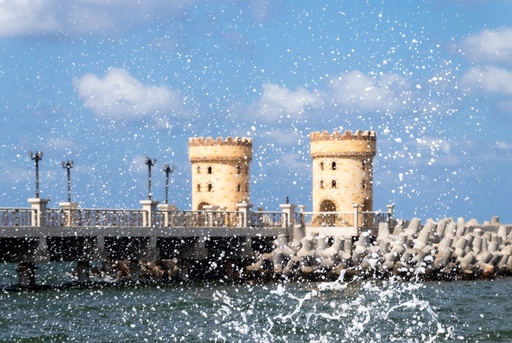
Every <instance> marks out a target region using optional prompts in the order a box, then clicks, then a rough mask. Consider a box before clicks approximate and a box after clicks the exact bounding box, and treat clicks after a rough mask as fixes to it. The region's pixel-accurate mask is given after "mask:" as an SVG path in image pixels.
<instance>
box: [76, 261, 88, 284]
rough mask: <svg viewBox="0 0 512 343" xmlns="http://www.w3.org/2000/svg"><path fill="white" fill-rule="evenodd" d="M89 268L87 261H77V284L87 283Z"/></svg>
mask: <svg viewBox="0 0 512 343" xmlns="http://www.w3.org/2000/svg"><path fill="white" fill-rule="evenodd" d="M90 267H91V266H90V265H89V261H78V262H77V263H76V276H77V278H78V282H88V281H89V271H90Z"/></svg>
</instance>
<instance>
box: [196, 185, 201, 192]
mask: <svg viewBox="0 0 512 343" xmlns="http://www.w3.org/2000/svg"><path fill="white" fill-rule="evenodd" d="M197 191H198V192H201V184H199V183H198V184H197Z"/></svg>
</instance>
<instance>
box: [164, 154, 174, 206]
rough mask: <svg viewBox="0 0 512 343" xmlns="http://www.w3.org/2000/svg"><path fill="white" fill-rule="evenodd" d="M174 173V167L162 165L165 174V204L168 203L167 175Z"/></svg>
mask: <svg viewBox="0 0 512 343" xmlns="http://www.w3.org/2000/svg"><path fill="white" fill-rule="evenodd" d="M173 171H174V166H170V165H168V164H167V163H165V164H164V172H165V202H164V204H167V203H168V197H167V196H168V194H169V174H171V173H172V172H173Z"/></svg>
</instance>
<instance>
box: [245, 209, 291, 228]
mask: <svg viewBox="0 0 512 343" xmlns="http://www.w3.org/2000/svg"><path fill="white" fill-rule="evenodd" d="M285 223H286V213H283V212H268V211H256V212H251V216H250V222H249V226H251V227H283V226H284V225H285Z"/></svg>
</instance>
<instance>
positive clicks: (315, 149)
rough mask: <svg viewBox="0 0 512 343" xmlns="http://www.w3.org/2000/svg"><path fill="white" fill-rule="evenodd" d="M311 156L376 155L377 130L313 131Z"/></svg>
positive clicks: (311, 135)
mask: <svg viewBox="0 0 512 343" xmlns="http://www.w3.org/2000/svg"><path fill="white" fill-rule="evenodd" d="M309 137H310V142H311V143H310V148H311V157H313V158H316V157H329V156H332V157H334V156H375V154H376V152H377V134H376V133H375V131H364V132H363V131H360V130H358V131H356V132H355V133H352V131H345V132H344V133H340V132H338V131H335V132H333V133H328V132H327V131H323V132H321V133H320V132H312V133H311V134H310V135H309Z"/></svg>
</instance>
